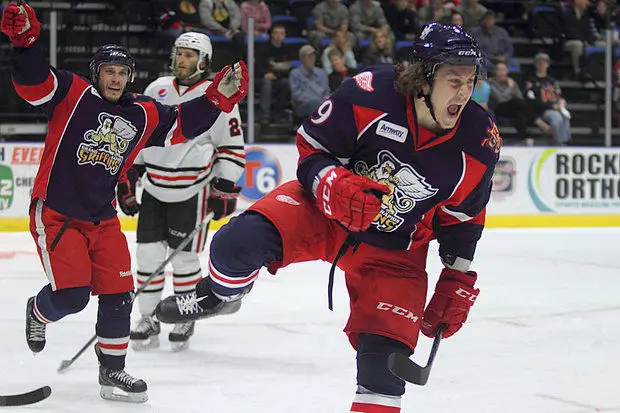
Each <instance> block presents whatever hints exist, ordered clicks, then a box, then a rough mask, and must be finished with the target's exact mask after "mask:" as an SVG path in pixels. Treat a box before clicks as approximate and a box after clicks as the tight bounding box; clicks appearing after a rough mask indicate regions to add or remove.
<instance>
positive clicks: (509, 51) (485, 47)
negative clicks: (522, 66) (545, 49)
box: [469, 10, 514, 72]
mask: <svg viewBox="0 0 620 413" xmlns="http://www.w3.org/2000/svg"><path fill="white" fill-rule="evenodd" d="M469 32H470V34H471V35H472V36H474V38H475V39H476V40H477V41H478V45H479V46H480V50H482V53H483V54H484V57H485V58H486V61H487V71H488V72H492V71H493V65H494V64H495V63H496V62H505V63H508V61H510V60H511V59H512V56H513V52H514V48H513V46H512V39H511V38H510V35H509V34H508V32H507V31H506V29H504V28H503V27H499V26H496V25H495V12H494V11H493V10H487V11H486V12H485V13H484V15H483V16H482V19H481V20H480V26H478V27H474V28H472V29H471V30H470V31H469Z"/></svg>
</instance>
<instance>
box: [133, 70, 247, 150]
mask: <svg viewBox="0 0 620 413" xmlns="http://www.w3.org/2000/svg"><path fill="white" fill-rule="evenodd" d="M248 76H249V75H248V69H247V67H246V65H245V63H244V62H243V61H239V62H237V63H235V64H234V65H232V66H231V65H228V66H226V67H224V68H223V69H222V70H221V71H219V72H218V73H217V74H216V75H215V79H214V80H213V83H211V84H210V85H209V87H207V89H206V90H205V94H204V96H201V97H198V98H196V99H192V100H190V101H189V102H185V103H181V104H180V105H177V106H167V105H162V104H160V103H158V102H153V101H152V100H150V99H149V100H147V101H145V102H139V104H141V105H142V106H143V107H144V109H145V111H146V112H147V118H149V119H151V122H152V123H153V127H154V128H156V129H155V132H154V133H153V135H152V136H153V138H152V139H151V141H150V142H149V144H148V146H169V145H175V144H178V143H183V142H185V141H187V140H188V139H193V138H195V137H197V136H200V135H202V134H203V133H205V132H206V131H207V130H209V129H210V128H211V127H212V126H213V125H214V124H215V122H216V120H217V119H218V117H219V116H220V113H221V112H225V113H229V112H231V111H232V110H233V109H234V108H235V105H237V103H239V102H240V101H241V100H242V99H243V98H244V97H245V96H246V95H247V94H248Z"/></svg>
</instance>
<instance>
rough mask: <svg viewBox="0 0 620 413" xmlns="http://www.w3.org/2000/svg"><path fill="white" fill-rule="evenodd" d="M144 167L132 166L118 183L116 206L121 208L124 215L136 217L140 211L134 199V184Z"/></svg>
mask: <svg viewBox="0 0 620 413" xmlns="http://www.w3.org/2000/svg"><path fill="white" fill-rule="evenodd" d="M144 170H145V168H144V166H142V165H133V166H132V167H131V168H129V169H128V170H127V174H126V175H125V176H123V177H121V180H120V181H119V182H118V186H117V188H116V189H117V190H116V195H117V198H118V205H119V206H120V207H121V211H123V212H124V213H125V214H126V215H130V216H133V215H136V214H137V213H138V211H139V210H140V204H138V200H137V199H136V182H138V179H140V177H141V176H142V174H143V173H144Z"/></svg>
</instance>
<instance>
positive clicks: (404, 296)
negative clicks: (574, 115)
mask: <svg viewBox="0 0 620 413" xmlns="http://www.w3.org/2000/svg"><path fill="white" fill-rule="evenodd" d="M484 67H485V64H484V59H483V58H482V55H481V52H480V49H479V47H478V45H477V44H476V42H475V41H474V39H473V38H472V37H471V36H470V35H469V34H467V33H466V32H465V31H464V30H463V29H462V28H460V27H458V26H446V25H442V24H438V23H430V24H428V25H426V26H425V27H424V29H423V31H422V33H421V35H420V37H419V38H418V39H417V40H416V42H415V44H414V46H413V50H412V53H411V57H410V61H409V62H408V64H406V65H399V66H396V67H394V66H381V67H376V68H370V69H367V70H365V71H363V72H361V73H360V74H358V75H356V76H355V77H354V78H352V79H350V80H347V81H345V82H344V83H343V84H342V85H341V87H340V88H338V89H337V90H336V91H335V92H334V93H333V94H332V95H331V96H330V97H329V98H328V99H327V100H325V102H324V103H323V104H322V105H321V106H320V107H319V108H318V109H317V111H316V112H315V113H314V114H313V115H312V116H311V117H309V118H308V119H307V120H306V121H304V122H303V124H302V125H301V126H300V128H299V130H298V133H297V146H298V149H299V155H300V159H299V164H298V169H297V177H298V180H297V181H292V182H288V183H285V184H283V185H281V186H279V187H278V188H276V189H275V190H274V191H272V192H271V193H269V194H268V195H266V196H265V197H264V198H262V199H261V200H259V201H258V202H256V203H255V204H254V205H253V206H252V207H251V208H250V209H249V210H247V211H246V212H244V213H243V214H241V215H240V216H239V217H237V218H235V219H232V220H231V221H230V223H228V224H227V225H225V226H224V227H222V228H221V229H220V230H219V231H218V232H217V233H216V234H215V236H214V239H213V242H212V244H211V247H210V264H209V277H207V278H205V279H204V280H201V281H200V282H199V283H198V285H197V287H196V293H195V296H194V295H187V296H185V297H183V296H181V297H168V298H166V299H165V300H163V301H162V302H161V303H160V304H159V305H158V307H157V310H156V315H157V317H158V318H159V320H160V321H161V322H165V323H171V322H175V323H176V322H179V321H188V320H195V319H200V318H205V317H211V316H216V315H220V314H230V313H232V312H234V311H236V310H237V309H239V307H240V303H241V298H242V297H243V296H244V295H245V294H247V293H248V291H249V289H250V287H251V285H252V283H253V282H254V280H255V279H256V277H257V274H258V271H259V269H260V268H261V267H267V268H268V269H269V270H270V271H271V272H275V271H276V270H277V269H278V268H281V267H284V266H287V265H289V264H292V263H295V262H301V261H310V260H317V259H320V260H324V261H328V262H331V263H336V262H337V265H338V266H339V267H340V268H341V269H342V270H344V272H345V277H346V284H347V288H348V291H349V297H350V311H351V313H350V316H349V320H348V322H347V324H346V326H345V332H346V334H347V336H348V339H349V341H350V343H351V345H352V346H353V347H354V348H355V349H356V351H357V391H356V394H355V396H354V399H353V403H352V406H351V409H350V411H351V412H360V413H396V412H400V410H401V397H402V395H403V394H404V392H405V382H404V381H403V380H401V379H399V378H398V377H396V376H395V375H393V374H391V372H390V371H389V369H388V356H389V355H390V354H391V353H401V354H404V355H406V356H410V355H411V354H412V352H413V350H414V349H415V346H416V343H417V341H418V335H419V332H420V331H422V333H423V334H425V335H427V336H429V337H434V336H435V334H436V333H437V331H438V330H439V329H440V328H442V329H443V328H444V327H443V326H442V325H445V326H446V327H445V330H444V332H443V337H450V336H451V335H453V334H454V333H456V332H457V331H458V330H459V329H460V328H461V327H462V325H463V323H464V322H465V321H466V318H467V315H468V313H469V310H470V307H471V306H472V305H473V304H474V302H475V299H476V297H477V296H478V292H479V290H478V289H477V288H476V287H475V282H476V279H477V274H476V273H475V272H474V271H472V270H471V269H470V264H471V262H472V260H473V258H474V251H475V249H476V244H477V241H478V240H479V238H480V236H481V233H482V230H483V226H484V219H485V206H486V204H487V202H488V200H489V196H490V192H491V177H492V175H493V170H494V167H495V163H496V162H497V159H498V156H499V152H500V148H501V143H502V140H501V138H500V136H499V133H498V131H497V127H496V126H495V124H494V122H493V120H492V119H491V117H490V116H489V115H488V114H487V112H486V111H485V110H484V109H483V108H482V107H481V106H479V105H478V104H476V103H475V102H473V101H471V94H472V91H473V89H474V87H475V84H476V79H477V78H479V77H483V76H484V75H485V72H484ZM433 238H436V239H437V240H438V242H439V255H440V257H441V260H442V262H443V264H444V268H443V270H442V271H441V274H440V276H439V280H438V282H437V284H436V285H435V291H434V294H433V296H432V297H431V299H430V301H429V303H428V305H426V308H425V303H426V291H427V274H426V271H425V266H426V258H427V252H428V244H429V241H431V240H432V239H433ZM350 245H353V246H354V248H352V249H349V250H348V251H347V246H350ZM396 309H398V311H395V310H396Z"/></svg>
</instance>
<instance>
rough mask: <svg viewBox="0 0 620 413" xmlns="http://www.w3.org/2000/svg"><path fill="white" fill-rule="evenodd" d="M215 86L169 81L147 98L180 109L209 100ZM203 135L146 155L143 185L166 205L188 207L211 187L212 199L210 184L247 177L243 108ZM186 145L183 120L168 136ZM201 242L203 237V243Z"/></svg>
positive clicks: (140, 158)
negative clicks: (206, 96)
mask: <svg viewBox="0 0 620 413" xmlns="http://www.w3.org/2000/svg"><path fill="white" fill-rule="evenodd" d="M210 84H211V82H210V81H207V80H203V81H200V82H198V83H197V84H195V85H192V86H191V87H187V86H182V85H181V86H179V85H177V84H176V82H175V80H174V77H172V76H164V77H160V78H158V79H156V80H155V81H154V82H153V83H151V84H150V85H149V86H148V87H147V88H146V89H145V91H144V94H145V95H147V96H150V97H152V98H154V99H156V100H157V101H159V102H160V103H162V104H165V105H176V104H179V103H182V102H186V101H189V100H191V99H194V98H196V97H199V96H204V93H205V90H206V89H207V87H208V86H209V85H210ZM180 115H181V113H180V111H179V116H180ZM201 132H202V133H200V135H198V136H196V137H195V138H194V139H192V140H190V141H188V142H185V143H183V144H182V145H174V146H170V147H165V148H161V147H154V148H147V149H145V150H143V151H141V152H140V155H139V156H138V158H137V159H136V162H135V163H136V164H141V165H145V166H146V178H145V179H144V181H143V182H144V189H145V190H146V191H147V192H148V193H149V194H150V195H152V196H153V197H155V198H156V199H158V200H160V201H162V202H168V203H170V202H182V201H185V200H187V199H190V198H191V197H193V196H195V195H196V194H199V193H200V191H201V190H202V189H203V188H205V187H207V196H208V184H209V183H210V182H211V181H212V180H213V178H216V177H218V178H223V179H226V180H228V181H232V182H236V181H237V180H238V179H239V178H240V177H241V175H242V174H243V171H244V167H245V151H244V149H243V146H244V140H243V130H242V129H241V117H240V114H239V108H238V107H237V106H235V108H234V109H233V111H232V112H230V113H221V114H220V116H219V117H218V119H217V120H216V121H215V123H214V124H213V126H211V128H209V129H208V130H205V131H201ZM185 140H186V139H185V136H184V133H183V130H182V128H181V127H180V123H179V122H178V120H177V122H175V124H174V125H173V126H172V128H171V129H170V131H169V132H168V134H167V135H166V142H167V143H168V142H169V143H178V142H182V141H185ZM199 207H200V205H199ZM198 216H200V214H199V215H198ZM201 238H202V237H200V236H199V237H198V240H200V239H201ZM201 242H202V241H200V242H199V243H201ZM193 246H195V245H193ZM192 249H193V248H192Z"/></svg>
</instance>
